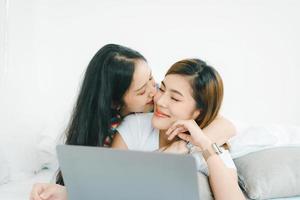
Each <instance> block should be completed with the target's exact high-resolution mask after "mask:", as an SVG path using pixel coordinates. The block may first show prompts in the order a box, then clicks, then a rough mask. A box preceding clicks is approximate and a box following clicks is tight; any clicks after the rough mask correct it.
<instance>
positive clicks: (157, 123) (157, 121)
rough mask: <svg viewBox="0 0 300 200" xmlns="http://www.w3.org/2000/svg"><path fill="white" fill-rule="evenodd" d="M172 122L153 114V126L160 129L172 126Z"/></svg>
mask: <svg viewBox="0 0 300 200" xmlns="http://www.w3.org/2000/svg"><path fill="white" fill-rule="evenodd" d="M171 124H172V123H170V122H169V121H168V119H162V118H160V117H156V116H155V115H153V117H152V126H153V127H154V128H156V129H159V130H167V129H169V128H170V126H171Z"/></svg>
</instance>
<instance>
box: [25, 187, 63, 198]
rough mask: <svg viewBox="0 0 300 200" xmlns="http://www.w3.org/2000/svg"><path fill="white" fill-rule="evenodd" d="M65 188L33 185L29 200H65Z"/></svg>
mask: <svg viewBox="0 0 300 200" xmlns="http://www.w3.org/2000/svg"><path fill="white" fill-rule="evenodd" d="M67 199H68V197H67V190H66V187H64V186H61V185H58V184H50V183H36V184H34V185H33V187H32V190H31V194H30V200H67Z"/></svg>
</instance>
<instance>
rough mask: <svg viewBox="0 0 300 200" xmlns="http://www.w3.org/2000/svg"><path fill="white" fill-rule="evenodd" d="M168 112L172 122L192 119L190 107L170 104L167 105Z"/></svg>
mask: <svg viewBox="0 0 300 200" xmlns="http://www.w3.org/2000/svg"><path fill="white" fill-rule="evenodd" d="M169 111H170V114H171V115H172V119H173V120H174V121H176V120H186V119H192V113H193V112H192V111H193V109H192V108H191V106H187V105H185V104H181V103H176V104H171V105H169Z"/></svg>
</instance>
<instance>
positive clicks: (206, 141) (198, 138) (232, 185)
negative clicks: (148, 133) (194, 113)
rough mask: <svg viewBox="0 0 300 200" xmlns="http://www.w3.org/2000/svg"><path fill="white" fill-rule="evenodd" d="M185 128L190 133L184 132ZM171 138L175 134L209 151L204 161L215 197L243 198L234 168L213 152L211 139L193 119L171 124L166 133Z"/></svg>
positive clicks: (240, 199)
mask: <svg viewBox="0 0 300 200" xmlns="http://www.w3.org/2000/svg"><path fill="white" fill-rule="evenodd" d="M185 130H187V131H189V133H190V134H186V132H185ZM166 134H167V135H169V137H170V138H171V139H172V138H174V137H175V136H176V135H177V136H179V137H180V138H181V139H183V140H185V141H187V142H191V143H192V144H193V145H195V146H197V147H198V148H200V149H201V151H203V150H205V149H207V150H208V151H210V153H211V154H212V156H210V157H209V158H208V159H207V161H206V163H207V166H208V171H209V174H210V175H209V183H210V186H211V188H212V191H213V194H214V196H215V198H216V199H221V200H227V199H228V200H232V199H235V200H245V197H244V195H243V193H242V191H241V190H240V188H239V186H238V182H237V174H236V171H235V170H232V169H230V168H228V167H227V166H226V165H225V163H224V162H223V160H222V159H221V158H220V157H219V156H218V155H216V154H215V153H214V151H213V149H212V147H211V145H212V143H213V142H212V141H211V140H210V138H209V137H207V136H206V135H205V134H203V132H202V131H201V129H200V128H199V126H198V124H197V123H196V122H195V121H194V120H179V121H177V122H176V123H174V124H173V125H172V127H171V128H170V129H169V131H167V133H166Z"/></svg>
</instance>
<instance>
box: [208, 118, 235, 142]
mask: <svg viewBox="0 0 300 200" xmlns="http://www.w3.org/2000/svg"><path fill="white" fill-rule="evenodd" d="M202 131H203V133H204V134H205V135H206V136H207V137H208V138H209V139H210V140H211V141H212V142H213V143H217V144H218V145H219V146H222V145H223V144H225V143H226V142H227V141H228V140H229V139H230V138H232V137H233V136H234V135H235V134H236V129H235V127H234V125H233V124H232V122H230V121H229V120H228V119H226V118H224V117H222V116H218V117H217V118H216V119H215V120H214V121H212V122H211V123H210V124H209V125H208V126H207V127H205V128H204V129H203V130H202Z"/></svg>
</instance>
